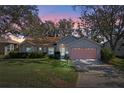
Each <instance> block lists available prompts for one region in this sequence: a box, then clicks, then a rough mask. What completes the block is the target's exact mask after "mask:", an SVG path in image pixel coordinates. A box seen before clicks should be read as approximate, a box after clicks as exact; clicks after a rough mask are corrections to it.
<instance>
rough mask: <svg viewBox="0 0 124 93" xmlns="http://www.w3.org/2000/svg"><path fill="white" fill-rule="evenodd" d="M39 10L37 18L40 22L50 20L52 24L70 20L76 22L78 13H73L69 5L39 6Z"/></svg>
mask: <svg viewBox="0 0 124 93" xmlns="http://www.w3.org/2000/svg"><path fill="white" fill-rule="evenodd" d="M38 8H39V17H40V18H41V20H42V21H45V20H47V21H48V20H51V21H53V22H58V21H59V20H60V19H69V18H71V19H72V20H74V21H77V20H78V18H79V16H80V13H79V11H74V10H73V8H72V6H69V5H47V6H46V5H45V6H44V5H41V6H38Z"/></svg>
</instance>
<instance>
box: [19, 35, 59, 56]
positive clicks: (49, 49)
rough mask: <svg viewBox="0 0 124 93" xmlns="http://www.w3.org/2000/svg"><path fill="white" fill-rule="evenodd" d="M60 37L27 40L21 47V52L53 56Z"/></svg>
mask: <svg viewBox="0 0 124 93" xmlns="http://www.w3.org/2000/svg"><path fill="white" fill-rule="evenodd" d="M58 40H59V37H46V38H27V39H25V40H24V41H23V42H22V43H21V44H20V47H19V51H20V52H37V53H47V54H49V55H53V54H54V52H55V49H56V43H57V42H58Z"/></svg>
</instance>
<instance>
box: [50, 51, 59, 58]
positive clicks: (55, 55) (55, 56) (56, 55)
mask: <svg viewBox="0 0 124 93" xmlns="http://www.w3.org/2000/svg"><path fill="white" fill-rule="evenodd" d="M49 58H52V59H60V52H55V53H54V55H49Z"/></svg>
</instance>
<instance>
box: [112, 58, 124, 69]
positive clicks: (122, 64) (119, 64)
mask: <svg viewBox="0 0 124 93" xmlns="http://www.w3.org/2000/svg"><path fill="white" fill-rule="evenodd" d="M110 63H111V64H112V65H114V66H115V67H116V68H118V69H120V70H122V71H124V59H121V58H117V57H115V58H113V59H112V60H111V61H110Z"/></svg>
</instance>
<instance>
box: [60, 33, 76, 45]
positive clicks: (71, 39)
mask: <svg viewBox="0 0 124 93" xmlns="http://www.w3.org/2000/svg"><path fill="white" fill-rule="evenodd" d="M76 40H77V38H76V37H74V36H72V35H69V36H66V37H63V38H61V39H60V40H59V41H58V43H63V44H68V43H71V42H74V41H76Z"/></svg>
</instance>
